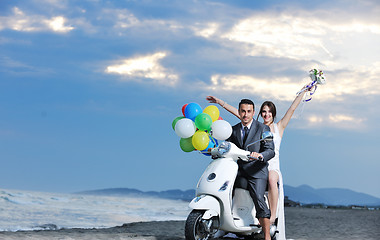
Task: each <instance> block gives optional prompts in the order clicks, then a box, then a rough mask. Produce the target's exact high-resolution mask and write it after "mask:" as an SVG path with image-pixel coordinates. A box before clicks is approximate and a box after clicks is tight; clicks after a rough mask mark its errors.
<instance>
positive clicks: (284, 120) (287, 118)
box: [277, 85, 312, 137]
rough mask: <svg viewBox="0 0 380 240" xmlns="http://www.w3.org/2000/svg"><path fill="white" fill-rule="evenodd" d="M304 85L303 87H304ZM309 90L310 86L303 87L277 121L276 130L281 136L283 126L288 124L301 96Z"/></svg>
mask: <svg viewBox="0 0 380 240" xmlns="http://www.w3.org/2000/svg"><path fill="white" fill-rule="evenodd" d="M306 86H307V85H306ZM306 86H304V87H303V88H305V87H306ZM303 88H302V89H303ZM311 90H312V88H309V89H305V90H304V91H302V92H301V93H300V94H298V95H297V97H296V98H295V99H294V100H293V103H292V104H291V105H290V107H289V109H288V111H286V113H285V115H284V117H283V118H282V119H281V120H280V121H278V123H277V126H278V130H279V131H280V136H281V137H282V135H283V134H284V131H285V128H286V126H288V123H289V121H290V119H291V118H292V116H293V114H294V112H295V110H296V109H297V107H298V105H299V104H300V103H301V100H302V98H303V97H304V96H305V93H306V92H307V91H311Z"/></svg>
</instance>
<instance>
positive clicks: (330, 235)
mask: <svg viewBox="0 0 380 240" xmlns="http://www.w3.org/2000/svg"><path fill="white" fill-rule="evenodd" d="M285 215H286V217H287V221H286V235H287V238H288V239H294V240H320V239H324V240H337V239H339V240H343V239H344V240H362V239H369V240H375V239H379V236H380V211H368V210H335V209H308V208H285ZM184 228H185V221H154V222H136V223H128V224H124V225H122V226H117V227H112V228H101V229H82V228H74V229H60V230H41V231H18V232H0V240H3V239H4V240H6V239H20V240H21V239H29V240H48V239H49V240H50V239H53V240H56V239H64V240H66V239H70V240H72V239H79V240H85V239H86V240H97V239H104V240H105V239H107V240H108V239H119V240H121V239H132V240H137V239H139V240H153V239H154V240H178V239H185V236H184V232H185V229H184ZM222 239H224V240H226V239H231V238H222Z"/></svg>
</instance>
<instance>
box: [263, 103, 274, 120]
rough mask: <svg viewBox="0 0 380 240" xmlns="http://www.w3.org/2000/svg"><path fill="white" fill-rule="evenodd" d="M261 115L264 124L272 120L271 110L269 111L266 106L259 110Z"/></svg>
mask: <svg viewBox="0 0 380 240" xmlns="http://www.w3.org/2000/svg"><path fill="white" fill-rule="evenodd" d="M261 117H262V118H263V120H264V124H267V123H272V122H273V117H272V112H271V111H270V109H269V107H268V106H264V107H263V111H262V112H261Z"/></svg>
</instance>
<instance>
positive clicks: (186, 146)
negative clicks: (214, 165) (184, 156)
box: [179, 137, 195, 152]
mask: <svg viewBox="0 0 380 240" xmlns="http://www.w3.org/2000/svg"><path fill="white" fill-rule="evenodd" d="M191 139H192V137H189V138H181V139H180V140H179V146H180V147H181V149H182V151H184V152H192V151H194V150H195V148H194V146H193V143H192V140H191Z"/></svg>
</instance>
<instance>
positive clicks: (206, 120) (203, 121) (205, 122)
mask: <svg viewBox="0 0 380 240" xmlns="http://www.w3.org/2000/svg"><path fill="white" fill-rule="evenodd" d="M211 125H212V118H211V117H210V115H208V114H207V113H200V114H198V116H197V117H196V118H195V126H197V128H198V129H199V130H202V131H208V130H210V129H211Z"/></svg>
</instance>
